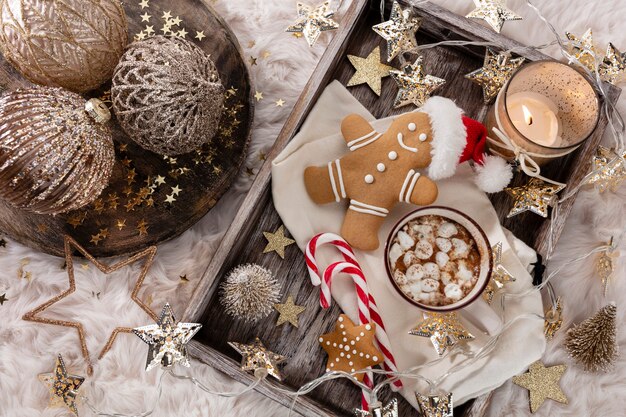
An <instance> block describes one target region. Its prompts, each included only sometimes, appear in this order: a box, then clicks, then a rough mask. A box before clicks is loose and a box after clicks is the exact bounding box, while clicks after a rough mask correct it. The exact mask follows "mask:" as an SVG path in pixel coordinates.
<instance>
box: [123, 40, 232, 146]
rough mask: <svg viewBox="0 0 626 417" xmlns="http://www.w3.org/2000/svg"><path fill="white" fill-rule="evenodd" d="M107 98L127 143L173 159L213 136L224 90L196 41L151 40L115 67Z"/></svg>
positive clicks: (132, 49)
mask: <svg viewBox="0 0 626 417" xmlns="http://www.w3.org/2000/svg"><path fill="white" fill-rule="evenodd" d="M111 97H112V100H113V110H114V111H115V115H116V116H117V119H118V121H119V123H120V125H121V126H122V128H123V129H124V131H125V132H126V134H127V135H128V136H130V137H131V139H133V140H134V141H135V142H137V143H138V144H139V145H141V146H142V147H144V148H145V149H148V150H150V151H153V152H156V153H158V154H161V155H168V156H172V155H180V154H184V153H188V152H191V151H194V150H196V149H198V148H200V147H201V146H202V145H203V144H205V143H208V142H210V141H211V139H212V138H213V137H214V136H215V133H216V132H217V128H218V125H219V121H220V116H221V114H222V110H223V104H224V87H223V86H222V83H221V81H220V77H219V74H218V72H217V69H216V68H215V65H214V64H213V61H212V60H211V58H209V56H208V55H207V54H206V53H205V52H204V51H203V50H202V49H200V48H199V47H198V46H196V45H195V44H194V43H192V42H190V41H187V40H185V39H182V38H177V37H174V38H170V37H165V36H154V37H151V38H148V39H146V40H143V41H139V42H134V43H132V44H131V45H130V46H129V48H128V50H127V51H126V53H125V54H124V56H123V57H122V59H121V61H120V62H119V64H118V65H117V67H116V68H115V73H114V75H113V86H112V88H111Z"/></svg>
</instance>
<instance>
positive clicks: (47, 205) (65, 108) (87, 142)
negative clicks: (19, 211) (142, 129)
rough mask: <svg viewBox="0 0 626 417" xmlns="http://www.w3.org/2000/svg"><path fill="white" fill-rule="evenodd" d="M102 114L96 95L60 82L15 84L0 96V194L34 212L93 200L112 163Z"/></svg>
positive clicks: (66, 208) (112, 153)
mask: <svg viewBox="0 0 626 417" xmlns="http://www.w3.org/2000/svg"><path fill="white" fill-rule="evenodd" d="M107 116H108V118H110V113H108V109H107V108H106V106H105V105H104V104H103V103H102V102H100V101H99V100H97V99H92V100H89V101H85V99H84V98H82V97H81V96H79V95H78V94H76V93H72V92H70V91H67V90H64V89H62V88H52V87H34V88H28V89H20V90H16V91H14V92H12V93H9V94H6V95H5V96H3V97H2V98H0V198H3V199H4V200H6V201H8V202H9V203H11V204H12V205H14V206H16V207H19V208H23V209H27V210H29V211H33V212H35V213H39V214H60V213H65V212H68V211H71V210H76V209H78V208H80V207H83V206H85V205H87V204H89V203H91V202H92V201H93V200H95V199H96V198H97V197H98V195H100V193H101V192H102V190H103V189H104V188H105V187H106V186H107V184H108V182H109V178H110V176H111V172H112V170H113V165H114V163H115V150H114V147H113V139H112V135H111V130H110V128H109V126H108V125H107V124H106V121H108V118H107ZM96 120H99V121H98V122H97V121H96Z"/></svg>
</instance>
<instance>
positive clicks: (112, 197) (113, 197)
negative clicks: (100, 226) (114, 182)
mask: <svg viewBox="0 0 626 417" xmlns="http://www.w3.org/2000/svg"><path fill="white" fill-rule="evenodd" d="M119 200H120V198H119V197H118V196H117V193H113V194H109V198H108V202H109V208H110V209H113V210H115V209H117V206H119V204H120V203H119Z"/></svg>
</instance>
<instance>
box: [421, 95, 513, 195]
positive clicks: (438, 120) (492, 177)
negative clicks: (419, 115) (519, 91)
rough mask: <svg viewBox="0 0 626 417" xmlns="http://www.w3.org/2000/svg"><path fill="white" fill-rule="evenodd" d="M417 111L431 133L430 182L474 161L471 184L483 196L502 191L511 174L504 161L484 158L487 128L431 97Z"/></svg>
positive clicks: (489, 157)
mask: <svg viewBox="0 0 626 417" xmlns="http://www.w3.org/2000/svg"><path fill="white" fill-rule="evenodd" d="M420 111H422V112H424V113H426V114H428V116H429V117H430V122H431V129H432V132H433V140H432V143H431V146H432V151H431V155H432V162H431V164H430V166H429V168H428V176H429V177H430V178H431V179H433V180H440V179H444V178H448V177H451V176H452V175H454V173H455V172H456V168H457V166H458V165H459V164H461V163H463V162H465V161H469V160H472V161H474V163H475V165H474V167H475V171H476V176H475V177H474V181H475V182H476V184H477V185H478V187H479V188H480V189H481V190H483V191H485V192H487V193H496V192H498V191H502V190H503V189H504V188H505V187H506V186H507V185H509V182H511V179H512V178H513V171H512V169H511V165H509V164H508V163H507V162H506V161H505V160H504V159H502V158H500V157H497V156H492V155H487V154H486V153H485V146H486V144H487V128H486V127H485V126H484V125H483V124H482V123H480V122H477V121H476V120H473V119H470V118H469V117H467V116H465V115H464V114H463V110H461V109H460V108H459V107H458V106H457V105H456V104H455V103H454V102H453V101H452V100H450V99H447V98H444V97H432V98H430V99H428V100H427V101H426V103H425V104H424V106H423V107H422V108H421V109H420Z"/></svg>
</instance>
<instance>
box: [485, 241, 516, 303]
mask: <svg viewBox="0 0 626 417" xmlns="http://www.w3.org/2000/svg"><path fill="white" fill-rule="evenodd" d="M491 253H492V255H493V268H492V269H491V279H490V280H489V283H488V284H487V287H486V288H485V291H484V292H483V298H484V299H485V301H487V303H489V304H491V302H492V301H493V296H494V295H495V293H496V291H497V290H501V289H502V287H504V284H506V283H507V282H514V281H515V277H513V275H511V273H510V272H509V271H507V269H506V268H505V267H504V266H503V265H502V242H498V243H497V244H495V245H494V246H493V247H492V248H491Z"/></svg>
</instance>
